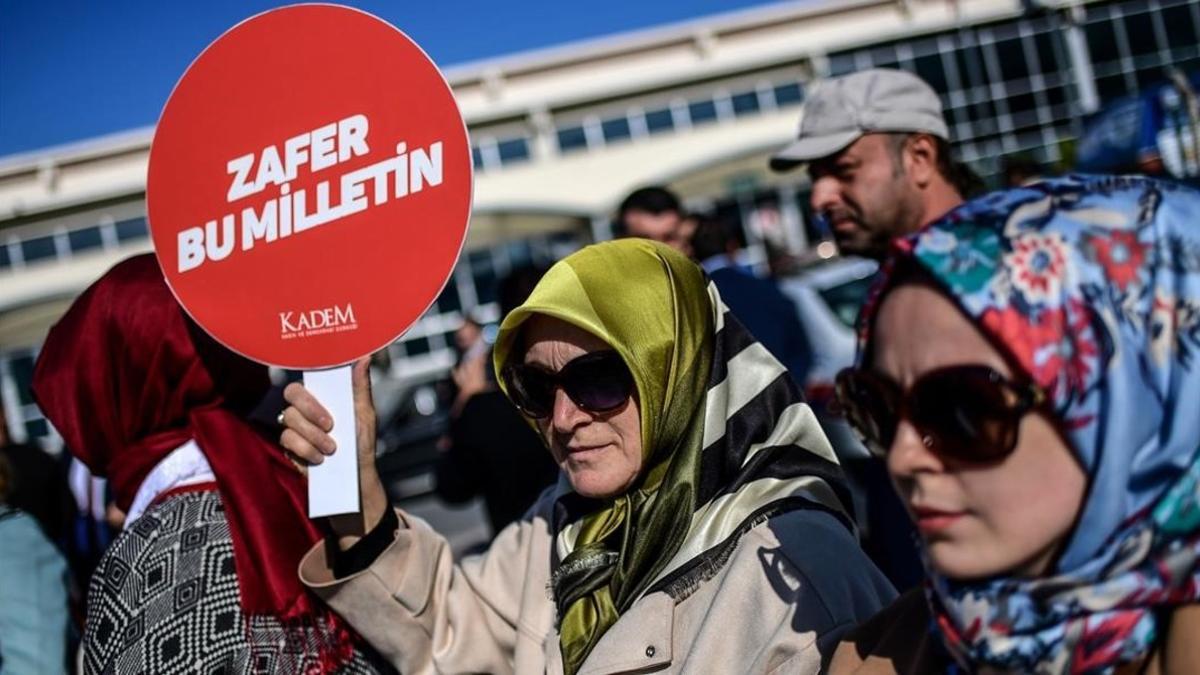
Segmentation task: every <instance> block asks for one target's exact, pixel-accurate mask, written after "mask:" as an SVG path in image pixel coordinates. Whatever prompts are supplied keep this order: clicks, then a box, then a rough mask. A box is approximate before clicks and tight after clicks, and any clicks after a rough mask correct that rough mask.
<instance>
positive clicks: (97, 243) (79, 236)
mask: <svg viewBox="0 0 1200 675" xmlns="http://www.w3.org/2000/svg"><path fill="white" fill-rule="evenodd" d="M67 241H68V242H70V244H71V251H72V252H75V253H78V252H80V251H86V250H88V249H93V248H100V247H102V246H104V239H103V237H101V236H100V226H99V225H96V226H93V227H85V228H83V229H82V230H72V231H71V232H68V233H67Z"/></svg>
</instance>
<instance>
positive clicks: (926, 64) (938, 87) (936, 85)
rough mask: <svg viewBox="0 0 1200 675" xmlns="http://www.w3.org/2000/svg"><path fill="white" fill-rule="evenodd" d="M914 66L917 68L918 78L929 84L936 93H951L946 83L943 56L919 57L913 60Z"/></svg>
mask: <svg viewBox="0 0 1200 675" xmlns="http://www.w3.org/2000/svg"><path fill="white" fill-rule="evenodd" d="M913 66H914V67H915V68H916V71H917V76H918V77H920V78H921V79H922V80H925V81H926V82H928V83H929V86H931V87H933V89H934V91H937V92H938V93H945V92H947V91H949V89H950V86H949V84H948V83H947V81H946V69H945V68H944V67H943V66H942V55H941V54H930V55H928V56H919V57H917V58H916V59H914V60H913Z"/></svg>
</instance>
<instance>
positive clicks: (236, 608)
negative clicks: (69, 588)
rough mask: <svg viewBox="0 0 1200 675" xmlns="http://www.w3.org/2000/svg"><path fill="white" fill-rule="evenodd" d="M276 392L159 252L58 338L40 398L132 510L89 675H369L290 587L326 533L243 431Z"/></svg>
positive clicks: (90, 304)
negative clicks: (183, 302) (192, 315)
mask: <svg viewBox="0 0 1200 675" xmlns="http://www.w3.org/2000/svg"><path fill="white" fill-rule="evenodd" d="M268 385H269V381H268V379H267V369H266V367H265V366H261V365H258V364H256V363H251V362H250V361H247V360H245V359H243V358H241V357H239V356H237V355H235V354H233V353H232V352H230V351H228V350H227V349H225V348H223V347H221V346H220V345H218V344H217V343H216V342H214V341H213V340H212V339H211V338H209V337H208V336H207V335H206V334H205V333H204V332H203V331H201V330H200V329H199V328H197V327H196V326H195V324H193V323H192V322H191V321H190V320H189V319H188V318H187V316H186V315H185V314H184V312H183V308H182V307H180V306H179V304H178V303H177V302H176V301H175V298H174V296H173V295H171V291H170V289H168V288H167V284H166V282H165V281H164V280H163V276H162V272H161V271H160V269H159V267H158V263H157V262H155V260H154V257H153V256H151V255H142V256H137V257H134V258H131V259H129V260H126V261H125V262H122V263H120V264H118V265H117V266H115V267H113V268H112V269H111V270H109V271H108V272H107V273H105V275H104V276H103V277H101V278H100V280H99V281H97V282H96V283H95V284H93V285H92V286H91V288H89V289H88V290H87V291H85V292H84V293H83V295H81V296H80V297H79V299H77V300H76V301H75V303H74V304H72V305H71V308H70V309H69V310H68V311H67V313H66V315H65V316H64V317H63V318H62V320H61V321H59V323H58V324H57V325H55V326H54V328H53V329H51V331H50V335H49V336H48V337H47V338H46V343H45V344H44V345H43V347H42V351H41V355H40V356H39V357H38V361H37V368H36V370H35V372H34V376H33V393H34V396H35V398H36V399H37V402H38V405H39V406H40V407H41V409H42V411H43V412H44V413H45V414H46V418H47V419H49V420H50V421H51V422H53V423H54V427H55V428H56V429H57V430H58V431H59V433H61V434H62V437H63V441H64V442H65V443H66V446H67V449H68V450H70V452H71V453H72V454H74V455H75V456H76V457H78V458H79V459H80V460H81V461H82V462H84V463H85V464H87V466H88V468H89V469H91V471H92V472H94V473H95V474H96V475H98V476H106V477H107V478H108V480H109V485H111V487H112V489H113V492H114V493H115V497H116V501H117V505H118V506H119V507H120V508H121V509H122V510H123V511H126V512H128V514H129V515H128V518H127V520H126V528H125V531H124V532H122V533H121V534H120V536H118V537H117V538H116V540H115V541H114V542H113V544H112V546H111V547H110V548H109V549H108V550H107V551H106V552H105V554H104V557H103V558H101V560H100V563H99V565H98V567H97V568H96V573H95V574H94V575H93V576H92V583H91V587H90V588H89V589H88V597H87V617H86V625H85V628H84V634H83V645H82V655H81V658H80V666H81V672H87V673H101V672H103V673H180V672H185V671H186V672H203V673H216V672H223V673H250V672H272V673H312V672H335V671H336V672H345V673H370V672H376V668H375V667H374V666H373V665H371V662H369V661H368V658H369V657H367V656H366V655H364V654H363V653H360V652H359V651H358V650H356V648H355V645H354V642H353V635H352V634H351V633H350V632H349V631H348V630H347V629H346V627H345V626H344V624H342V622H341V621H340V620H338V619H337V617H336V616H333V615H332V613H331V612H329V611H328V609H327V608H325V607H323V606H322V605H321V603H319V602H318V601H316V600H315V599H313V598H311V597H309V595H308V594H307V593H306V591H305V588H304V587H303V586H302V585H301V584H300V583H299V581H298V580H297V579H296V576H295V569H296V565H297V564H298V563H299V561H300V557H301V555H302V554H303V553H304V552H305V551H307V550H308V548H309V546H311V545H312V543H313V542H314V541H318V540H319V539H320V535H319V534H318V532H317V530H316V528H315V527H314V526H313V525H312V524H311V523H309V521H308V520H307V519H306V518H305V512H304V490H305V486H304V482H303V480H302V479H301V477H300V476H298V475H297V474H296V472H295V470H294V468H293V467H292V465H291V464H290V463H289V462H288V461H287V460H286V459H285V455H284V452H283V449H282V448H280V447H279V446H278V445H276V444H275V443H274V442H273V441H271V440H269V439H268V438H267V437H264V436H263V435H261V434H260V433H259V432H258V431H257V430H255V429H254V428H253V427H251V425H250V424H248V423H247V422H246V419H245V413H246V412H247V411H248V410H249V408H250V406H252V405H253V404H254V403H255V402H256V401H258V400H259V398H261V397H262V395H263V394H264V393H265V392H266V390H267V387H268ZM380 665H381V666H382V668H384V669H387V668H388V667H387V666H386V664H380Z"/></svg>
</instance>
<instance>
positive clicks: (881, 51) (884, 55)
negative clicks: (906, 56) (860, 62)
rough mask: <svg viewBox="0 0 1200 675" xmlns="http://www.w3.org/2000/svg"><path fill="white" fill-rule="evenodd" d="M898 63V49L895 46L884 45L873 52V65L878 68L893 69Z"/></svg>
mask: <svg viewBox="0 0 1200 675" xmlns="http://www.w3.org/2000/svg"><path fill="white" fill-rule="evenodd" d="M898 62H899V59H897V58H896V47H895V46H893V45H884V46H882V47H876V48H875V49H872V50H871V63H872V64H873V65H874V66H875V67H876V68H893V67H895V64H896V63H898ZM885 64H887V65H885Z"/></svg>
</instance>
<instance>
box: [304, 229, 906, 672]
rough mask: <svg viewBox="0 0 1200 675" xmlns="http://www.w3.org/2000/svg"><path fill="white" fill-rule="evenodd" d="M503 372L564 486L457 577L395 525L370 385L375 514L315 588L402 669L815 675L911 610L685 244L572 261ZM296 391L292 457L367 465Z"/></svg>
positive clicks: (361, 445)
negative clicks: (893, 603) (886, 610)
mask: <svg viewBox="0 0 1200 675" xmlns="http://www.w3.org/2000/svg"><path fill="white" fill-rule="evenodd" d="M494 362H495V365H496V369H497V371H498V372H499V373H500V374H501V379H500V383H501V387H502V391H504V392H505V394H506V395H507V396H509V398H510V399H511V400H512V401H513V403H514V404H515V405H516V406H517V407H518V408H520V409H521V410H522V412H523V413H524V415H525V416H526V417H527V419H528V420H529V424H530V425H532V426H535V427H536V429H537V430H538V432H539V434H540V435H541V437H542V439H543V442H544V443H545V444H546V446H547V447H548V448H549V451H550V453H551V454H552V455H553V457H554V458H555V460H556V461H557V462H558V464H559V466H560V467H561V468H562V471H563V474H564V477H565V479H564V480H563V481H560V483H559V484H558V486H556V487H555V488H554V489H551V490H548V491H547V492H546V493H545V494H544V495H543V497H542V499H540V500H539V501H538V503H537V504H536V505H535V506H534V508H533V509H532V510H531V511H530V512H529V514H527V515H526V517H524V518H522V519H521V520H520V521H518V522H516V523H513V524H512V525H509V526H508V527H507V528H505V530H504V531H502V532H501V533H500V534H499V536H497V537H496V539H495V541H494V542H493V543H492V545H491V547H490V548H489V549H488V550H487V551H486V552H485V553H483V554H481V555H479V556H472V557H467V558H465V559H464V560H463V561H462V562H461V563H458V564H455V563H454V561H453V560H452V559H451V555H450V551H449V548H448V546H447V542H446V540H445V539H444V538H442V537H441V536H440V535H438V534H437V533H436V532H434V531H432V530H431V529H429V527H428V526H426V525H424V524H423V523H421V522H420V521H418V520H416V519H413V518H411V517H409V516H407V515H405V514H404V513H403V512H400V511H394V510H392V509H390V508H387V501H386V498H385V497H384V496H383V488H382V485H381V484H380V483H379V479H378V474H377V473H376V472H375V464H374V435H373V431H374V425H373V422H372V419H371V417H372V415H371V401H370V388H369V380H368V379H367V377H366V370H365V369H364V368H363V367H362V363H360V364H358V366H356V368H355V369H354V380H355V396H356V419H357V420H358V427H357V429H356V432H357V439H358V441H357V444H358V461H359V466H360V476H361V477H362V482H361V489H362V495H363V505H364V513H363V518H362V520H361V521H359V522H356V523H345V524H343V525H341V526H340V527H339V525H338V524H337V523H331V525H332V526H333V527H335V528H336V529H335V533H336V535H337V536H338V539H337V545H336V546H321V545H318V546H316V547H314V548H313V550H312V551H311V552H310V553H309V555H308V557H306V558H305V560H304V562H303V563H302V564H301V568H300V574H301V578H303V579H304V581H305V583H306V584H308V585H309V586H310V587H311V588H313V589H314V590H315V591H316V592H317V593H318V594H319V595H320V596H321V597H323V598H325V599H326V601H327V602H329V603H330V605H331V606H332V607H334V608H335V609H336V610H337V611H338V612H339V614H341V615H342V616H345V617H346V618H347V619H348V620H349V621H350V622H351V623H352V624H354V625H355V626H356V627H357V628H359V629H360V630H361V631H362V632H363V634H364V635H365V636H367V638H368V639H369V640H370V641H371V642H372V644H374V645H375V646H376V647H377V648H378V649H379V650H380V651H382V652H383V653H385V654H386V655H388V656H389V657H390V658H391V659H392V660H393V662H394V663H395V664H396V665H397V666H398V668H399V669H400V670H401V671H402V672H405V673H420V672H434V671H437V672H475V673H480V672H486V673H497V674H504V673H513V672H516V673H541V672H548V673H553V674H555V675H557V674H558V673H566V674H567V675H575V674H576V673H581V672H592V673H614V672H653V671H660V670H661V671H665V670H670V671H671V672H712V673H751V672H753V673H764V672H778V673H785V672H786V673H816V672H818V671H819V670H820V669H821V668H822V666H823V664H824V663H825V662H826V660H827V657H828V654H829V649H830V648H831V647H832V646H833V644H834V643H836V641H837V640H838V637H839V636H840V635H841V634H842V633H843V631H845V630H847V629H848V628H849V627H850V626H852V625H854V624H855V623H857V622H858V621H859V619H860V617H862V616H863V614H864V613H865V612H872V611H874V610H873V609H871V608H872V607H874V606H876V605H877V604H878V603H880V602H881V601H886V599H887V598H889V597H891V595H892V590H891V587H890V586H889V585H888V583H887V582H886V580H884V579H883V577H882V575H880V574H879V573H878V571H876V570H875V569H874V567H873V566H872V565H871V564H870V562H869V561H867V559H866V557H865V556H864V555H863V554H862V552H861V550H860V549H859V548H858V546H857V544H856V542H855V540H854V534H853V526H852V525H851V522H852V519H851V518H850V517H849V515H848V514H847V513H846V511H845V508H844V506H843V504H845V503H847V502H846V500H847V499H848V495H847V494H846V492H845V489H844V485H843V482H842V477H841V474H840V471H839V469H838V466H837V464H836V458H835V457H834V455H833V452H832V450H831V449H830V447H829V442H828V440H827V439H826V438H825V435H824V434H823V433H822V432H821V429H820V427H819V426H818V425H817V423H816V419H815V417H814V415H813V413H812V411H811V410H810V409H809V407H808V406H807V404H805V403H804V402H803V400H802V399H801V398H800V395H799V392H798V391H797V390H796V387H795V384H794V383H793V382H792V380H791V378H789V377H787V376H786V372H785V371H784V368H783V366H782V365H780V364H779V362H778V361H776V360H775V359H774V357H772V356H771V355H770V354H769V353H768V352H767V351H766V350H765V349H764V348H763V347H762V345H760V344H758V343H757V342H755V341H754V339H753V338H752V337H751V336H750V335H749V334H748V333H747V332H746V330H745V328H743V327H742V326H741V324H739V323H738V322H737V320H736V319H735V318H734V317H733V316H732V314H730V313H728V312H727V311H725V308H724V306H723V304H722V303H721V300H720V296H719V293H718V292H717V290H716V289H715V287H713V286H712V285H711V284H709V283H708V282H707V281H706V280H705V279H704V276H703V273H702V272H701V270H700V268H699V267H698V266H696V265H695V264H694V263H692V262H691V261H689V260H688V259H687V258H685V257H684V256H683V255H681V254H680V253H678V252H677V251H675V250H673V249H671V248H669V247H667V246H665V245H662V244H659V243H656V242H650V241H645V240H637V239H621V240H617V241H611V242H605V243H602V244H595V245H593V246H589V247H587V248H584V249H582V250H581V251H578V252H576V253H574V254H572V255H570V256H568V257H567V258H565V259H563V260H562V261H560V262H559V263H558V264H556V265H555V266H554V267H552V268H551V269H550V270H549V271H548V272H547V273H546V276H545V277H543V279H542V281H541V282H540V283H539V284H538V286H537V288H536V289H535V290H534V291H533V294H532V295H531V296H530V297H529V299H528V300H527V301H526V302H525V303H524V304H522V305H521V306H520V307H518V308H517V309H516V310H514V311H513V312H511V313H510V314H509V315H508V316H507V317H506V318H505V320H504V323H503V324H502V325H501V328H500V333H499V336H498V337H497V340H496V346H495V358H494ZM286 394H287V397H288V400H289V401H290V402H291V404H292V407H289V408H288V409H287V410H286V411H285V413H284V418H285V420H287V422H288V426H289V428H288V429H287V430H286V431H284V432H283V437H282V439H281V440H282V443H283V444H284V446H285V447H287V448H289V449H290V450H291V451H292V452H294V453H296V455H297V456H299V457H300V458H302V459H304V460H305V461H308V462H312V463H320V462H321V461H322V460H323V459H324V457H325V456H326V455H327V454H329V453H331V452H335V451H339V452H348V451H352V450H351V449H350V448H342V449H341V450H338V449H337V448H336V447H334V446H333V445H332V444H331V441H332V439H331V438H330V437H329V436H328V434H326V433H325V431H324V430H328V429H331V428H332V426H331V424H332V423H331V420H330V419H329V416H328V412H326V411H325V410H324V409H323V408H322V407H321V406H320V404H319V402H317V401H316V400H315V399H313V397H312V396H311V394H309V393H308V392H307V391H305V390H304V388H303V387H302V386H300V385H292V386H290V387H289V388H288V391H287V392H286ZM318 448H320V449H318ZM363 532H367V534H366V535H365V536H363V535H362V533H363ZM364 570H365V571H366V573H362V572H363V571H364ZM548 589H549V590H550V591H551V594H552V596H553V597H548V593H547V590H548Z"/></svg>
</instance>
